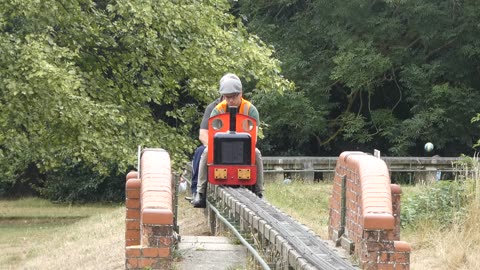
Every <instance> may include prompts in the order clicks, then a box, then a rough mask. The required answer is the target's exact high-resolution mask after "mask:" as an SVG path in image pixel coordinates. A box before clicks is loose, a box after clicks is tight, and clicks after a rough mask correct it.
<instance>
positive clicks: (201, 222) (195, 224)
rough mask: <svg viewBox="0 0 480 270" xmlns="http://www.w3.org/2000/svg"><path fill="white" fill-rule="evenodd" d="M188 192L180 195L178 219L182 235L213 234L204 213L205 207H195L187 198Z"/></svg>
mask: <svg viewBox="0 0 480 270" xmlns="http://www.w3.org/2000/svg"><path fill="white" fill-rule="evenodd" d="M185 196H189V194H188V193H181V194H179V196H178V221H177V224H178V226H179V227H180V235H181V236H183V235H196V236H199V235H211V234H210V228H209V226H208V224H207V218H206V216H205V215H204V209H200V208H193V206H192V205H191V204H190V202H189V201H187V200H185Z"/></svg>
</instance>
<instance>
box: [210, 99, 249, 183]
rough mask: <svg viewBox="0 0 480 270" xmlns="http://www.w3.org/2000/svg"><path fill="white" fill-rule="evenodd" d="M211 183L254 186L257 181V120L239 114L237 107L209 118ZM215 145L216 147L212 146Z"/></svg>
mask: <svg viewBox="0 0 480 270" xmlns="http://www.w3.org/2000/svg"><path fill="white" fill-rule="evenodd" d="M208 127H209V131H208V136H209V137H208V145H209V148H211V149H210V150H209V151H208V157H207V166H208V182H210V183H211V184H214V185H240V186H251V185H254V184H255V183H256V175H257V172H256V166H255V146H256V138H257V123H256V121H255V119H254V118H252V117H250V116H247V115H243V114H237V107H230V108H229V112H228V113H224V114H219V115H216V116H213V117H211V118H210V119H209V121H208ZM212 148H213V149H212Z"/></svg>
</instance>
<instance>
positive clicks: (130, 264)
mask: <svg viewBox="0 0 480 270" xmlns="http://www.w3.org/2000/svg"><path fill="white" fill-rule="evenodd" d="M138 267H139V263H138V259H137V258H128V259H127V268H138Z"/></svg>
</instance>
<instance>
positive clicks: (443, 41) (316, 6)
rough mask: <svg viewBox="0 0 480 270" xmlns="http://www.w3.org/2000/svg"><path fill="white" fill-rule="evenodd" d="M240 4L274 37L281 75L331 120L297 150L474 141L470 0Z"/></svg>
mask: <svg viewBox="0 0 480 270" xmlns="http://www.w3.org/2000/svg"><path fill="white" fill-rule="evenodd" d="M238 13H239V14H240V17H244V18H246V19H245V20H246V21H248V27H249V29H250V30H251V31H252V32H255V33H258V35H260V36H261V37H262V39H264V40H266V41H268V42H270V43H272V44H273V45H274V46H275V49H276V51H277V55H278V58H279V59H280V60H281V61H282V67H283V70H284V74H285V76H286V78H288V79H290V80H292V81H294V82H295V84H296V85H297V87H298V91H299V92H300V93H302V94H303V96H305V97H306V98H307V99H309V100H310V101H311V102H309V103H305V104H304V106H303V108H304V109H305V110H306V111H307V112H310V111H314V112H317V111H320V112H323V113H322V114H320V115H317V116H318V117H319V118H321V121H322V122H323V123H328V124H327V125H326V126H323V127H322V129H317V130H315V132H314V133H311V134H309V136H310V144H306V145H303V146H301V147H302V148H300V149H297V151H299V152H303V153H308V152H309V151H310V149H312V148H313V149H317V150H316V151H315V153H314V154H316V155H319V154H321V155H325V153H331V154H333V155H338V154H339V152H340V151H342V150H344V149H345V148H346V147H348V148H347V150H356V149H354V147H353V145H355V146H356V147H358V148H365V149H368V151H371V149H373V148H376V149H381V150H382V152H383V153H385V154H388V155H423V154H424V153H423V147H421V146H422V145H423V144H424V143H425V142H426V141H432V142H433V143H434V144H435V149H436V153H437V154H441V155H459V154H460V153H471V152H472V151H473V149H472V146H473V145H474V142H475V141H476V140H478V138H479V137H480V128H479V127H478V125H471V123H470V119H472V117H475V116H476V115H477V114H478V112H479V111H480V104H479V103H478V102H477V101H478V100H479V98H480V92H479V91H478V89H479V86H480V81H479V76H478V63H479V61H480V54H479V52H480V50H479V48H480V46H479V45H480V43H479V40H480V32H479V31H478V25H477V23H476V22H477V21H479V19H480V6H479V5H478V3H477V2H476V1H471V0H470V1H462V2H458V1H457V2H453V3H452V2H451V1H447V0H441V1H438V0H435V1H433V0H428V1H421V2H419V1H408V0H405V1H404V0H401V1H382V0H379V1H367V0H358V1H343V2H342V1H340V2H339V1H325V0H314V1H298V0H274V1H268V2H265V1H252V0H246V1H242V2H241V4H240V5H239V8H238ZM277 109H278V111H284V109H283V108H282V107H279V108H277ZM259 110H260V111H262V110H263V108H262V107H260V108H259ZM271 128H272V129H273V128H274V127H271Z"/></svg>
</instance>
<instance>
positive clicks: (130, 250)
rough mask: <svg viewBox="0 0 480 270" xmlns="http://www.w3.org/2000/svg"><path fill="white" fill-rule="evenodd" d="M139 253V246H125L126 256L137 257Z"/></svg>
mask: <svg viewBox="0 0 480 270" xmlns="http://www.w3.org/2000/svg"><path fill="white" fill-rule="evenodd" d="M140 255H141V247H140V246H130V247H126V248H125V256H126V257H127V258H138V257H140Z"/></svg>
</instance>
